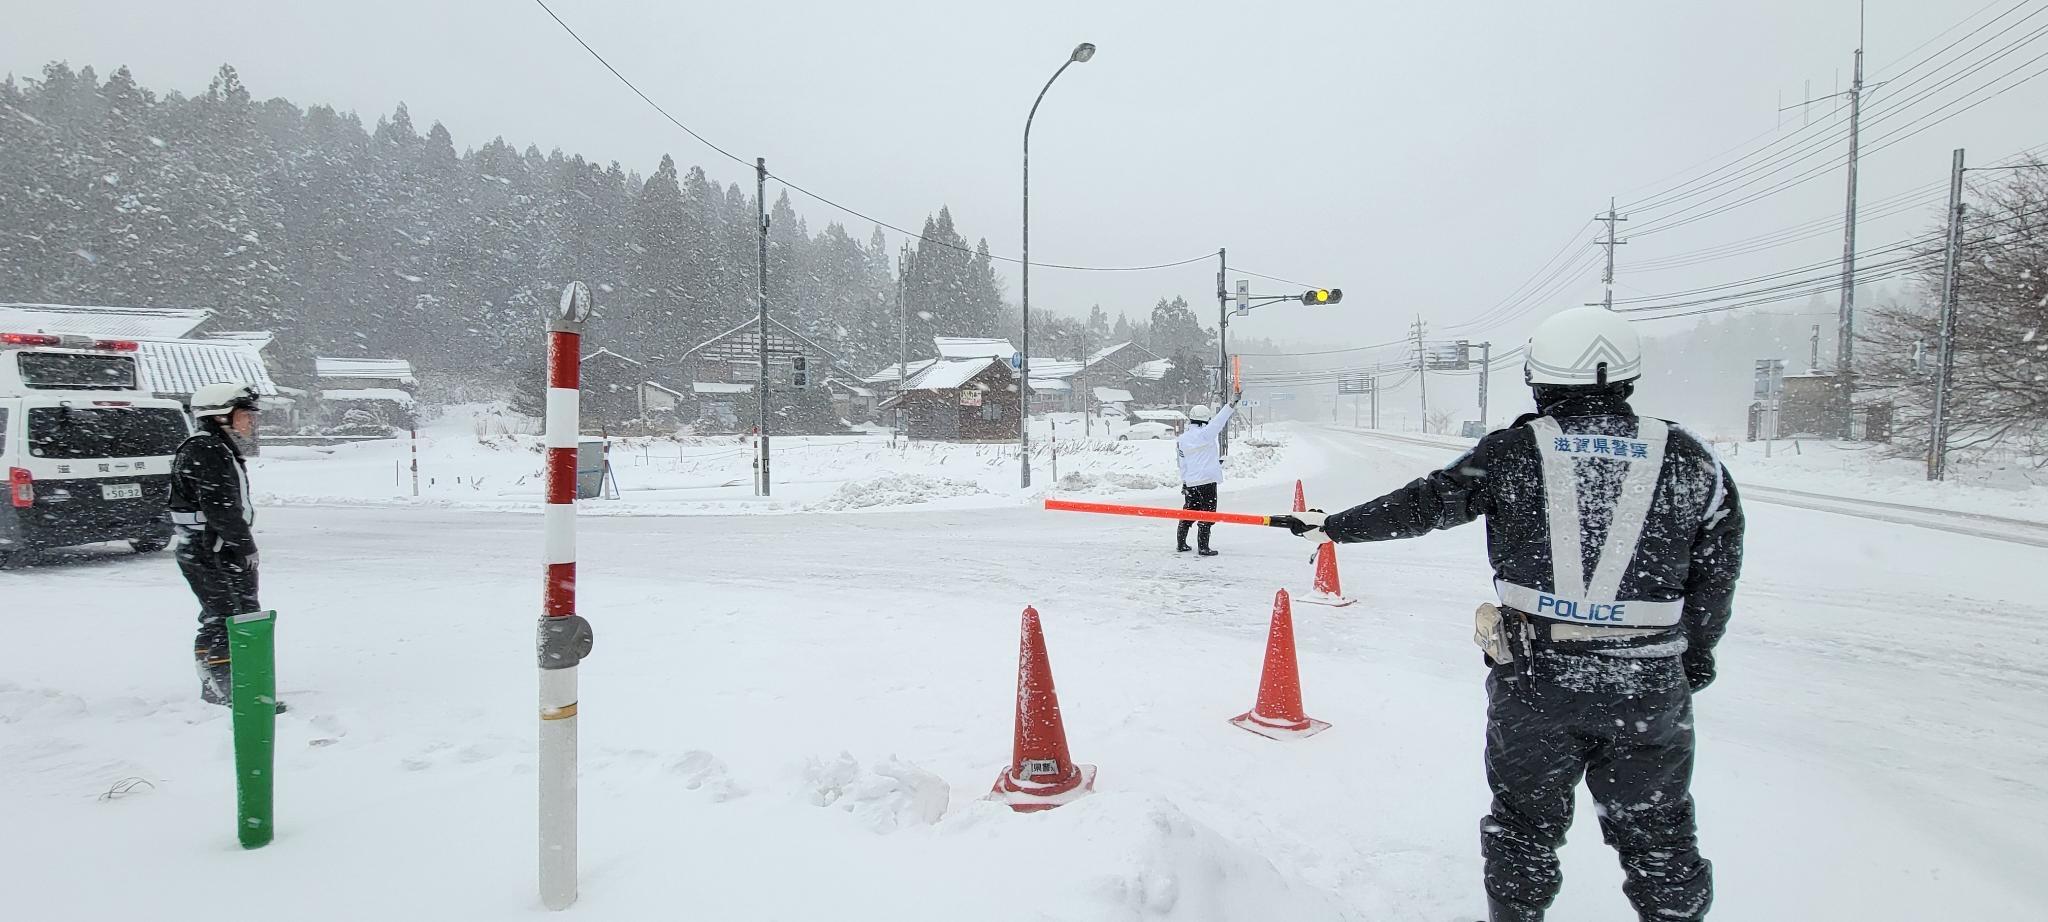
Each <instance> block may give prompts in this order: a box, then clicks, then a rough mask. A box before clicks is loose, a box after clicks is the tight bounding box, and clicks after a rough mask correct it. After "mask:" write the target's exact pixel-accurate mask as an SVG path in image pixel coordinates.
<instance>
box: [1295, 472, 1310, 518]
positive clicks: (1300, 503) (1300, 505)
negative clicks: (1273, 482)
mask: <svg viewBox="0 0 2048 922" xmlns="http://www.w3.org/2000/svg"><path fill="white" fill-rule="evenodd" d="M1294 511H1296V512H1307V511H1308V499H1307V497H1306V496H1304V495H1303V494H1302V492H1301V481H1299V480H1297V481H1295V482H1294Z"/></svg>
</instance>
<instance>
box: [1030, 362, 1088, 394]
mask: <svg viewBox="0 0 2048 922" xmlns="http://www.w3.org/2000/svg"><path fill="white" fill-rule="evenodd" d="M1087 367H1088V366H1087V363H1085V362H1082V361H1079V360H1077V359H1032V360H1031V380H1033V381H1037V380H1038V379H1040V378H1055V379H1065V378H1071V377H1073V376H1075V375H1077V374H1080V373H1081V371H1082V370H1083V369H1085V368H1087ZM1032 386H1033V387H1037V386H1038V385H1036V384H1033V385H1032Z"/></svg>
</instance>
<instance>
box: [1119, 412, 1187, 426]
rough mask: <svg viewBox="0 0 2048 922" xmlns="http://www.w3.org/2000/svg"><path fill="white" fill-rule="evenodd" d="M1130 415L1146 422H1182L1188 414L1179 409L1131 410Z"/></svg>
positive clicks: (1185, 420)
mask: <svg viewBox="0 0 2048 922" xmlns="http://www.w3.org/2000/svg"><path fill="white" fill-rule="evenodd" d="M1131 415H1132V416H1135V417H1137V418H1138V419H1142V420H1144V421H1145V422H1148V423H1184V422H1187V421H1188V415H1187V414H1186V413H1182V412H1181V411H1179V410H1133V411H1131Z"/></svg>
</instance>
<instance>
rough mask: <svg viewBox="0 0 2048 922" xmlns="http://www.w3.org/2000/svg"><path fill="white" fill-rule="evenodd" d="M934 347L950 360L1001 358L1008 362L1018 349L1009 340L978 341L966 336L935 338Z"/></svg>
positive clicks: (933, 338) (940, 355)
mask: <svg viewBox="0 0 2048 922" xmlns="http://www.w3.org/2000/svg"><path fill="white" fill-rule="evenodd" d="M932 346H933V347H935V348H937V349H938V350H939V357H940V358H943V359H948V360H958V359H986V358H999V359H1002V360H1004V361H1008V360H1009V358H1010V356H1012V355H1014V354H1016V352H1017V347H1015V346H1012V345H1010V341H1009V340H1007V339H977V338H972V337H966V336H934V337H932Z"/></svg>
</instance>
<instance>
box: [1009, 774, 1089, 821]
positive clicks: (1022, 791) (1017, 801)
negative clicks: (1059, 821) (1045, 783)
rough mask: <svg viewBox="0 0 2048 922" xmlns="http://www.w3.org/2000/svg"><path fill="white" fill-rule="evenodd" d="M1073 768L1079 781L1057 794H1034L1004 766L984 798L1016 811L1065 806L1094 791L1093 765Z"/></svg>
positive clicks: (1033, 810) (1027, 811)
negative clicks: (1011, 775) (993, 785)
mask: <svg viewBox="0 0 2048 922" xmlns="http://www.w3.org/2000/svg"><path fill="white" fill-rule="evenodd" d="M1074 770H1075V771H1076V772H1078V773H1080V775H1081V783H1079V784H1076V785H1074V786H1073V787H1071V788H1068V789H1066V790H1064V791H1061V792H1059V793H1057V794H1036V793H1033V792H1032V791H1031V790H1030V789H1028V788H1024V787H1022V786H1021V785H1020V783H1019V782H1018V781H1017V780H1016V779H1013V778H1011V777H1010V770H1009V769H1007V768H1005V769H1003V772H1002V774H1000V775H997V776H996V783H995V787H994V788H991V789H990V790H989V792H988V797H987V798H985V799H986V800H993V801H995V802H996V803H999V804H1004V805H1006V806H1008V807H1009V808H1010V809H1012V810H1015V811H1017V812H1018V813H1035V812H1037V811H1040V810H1050V809H1052V808H1054V807H1060V806H1065V805H1067V804H1070V803H1073V802H1074V801H1077V800H1080V799H1081V798H1083V797H1086V796H1088V795H1090V794H1093V793H1095V766H1093V765H1081V764H1078V763H1077V764H1076V765H1075V766H1074Z"/></svg>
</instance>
